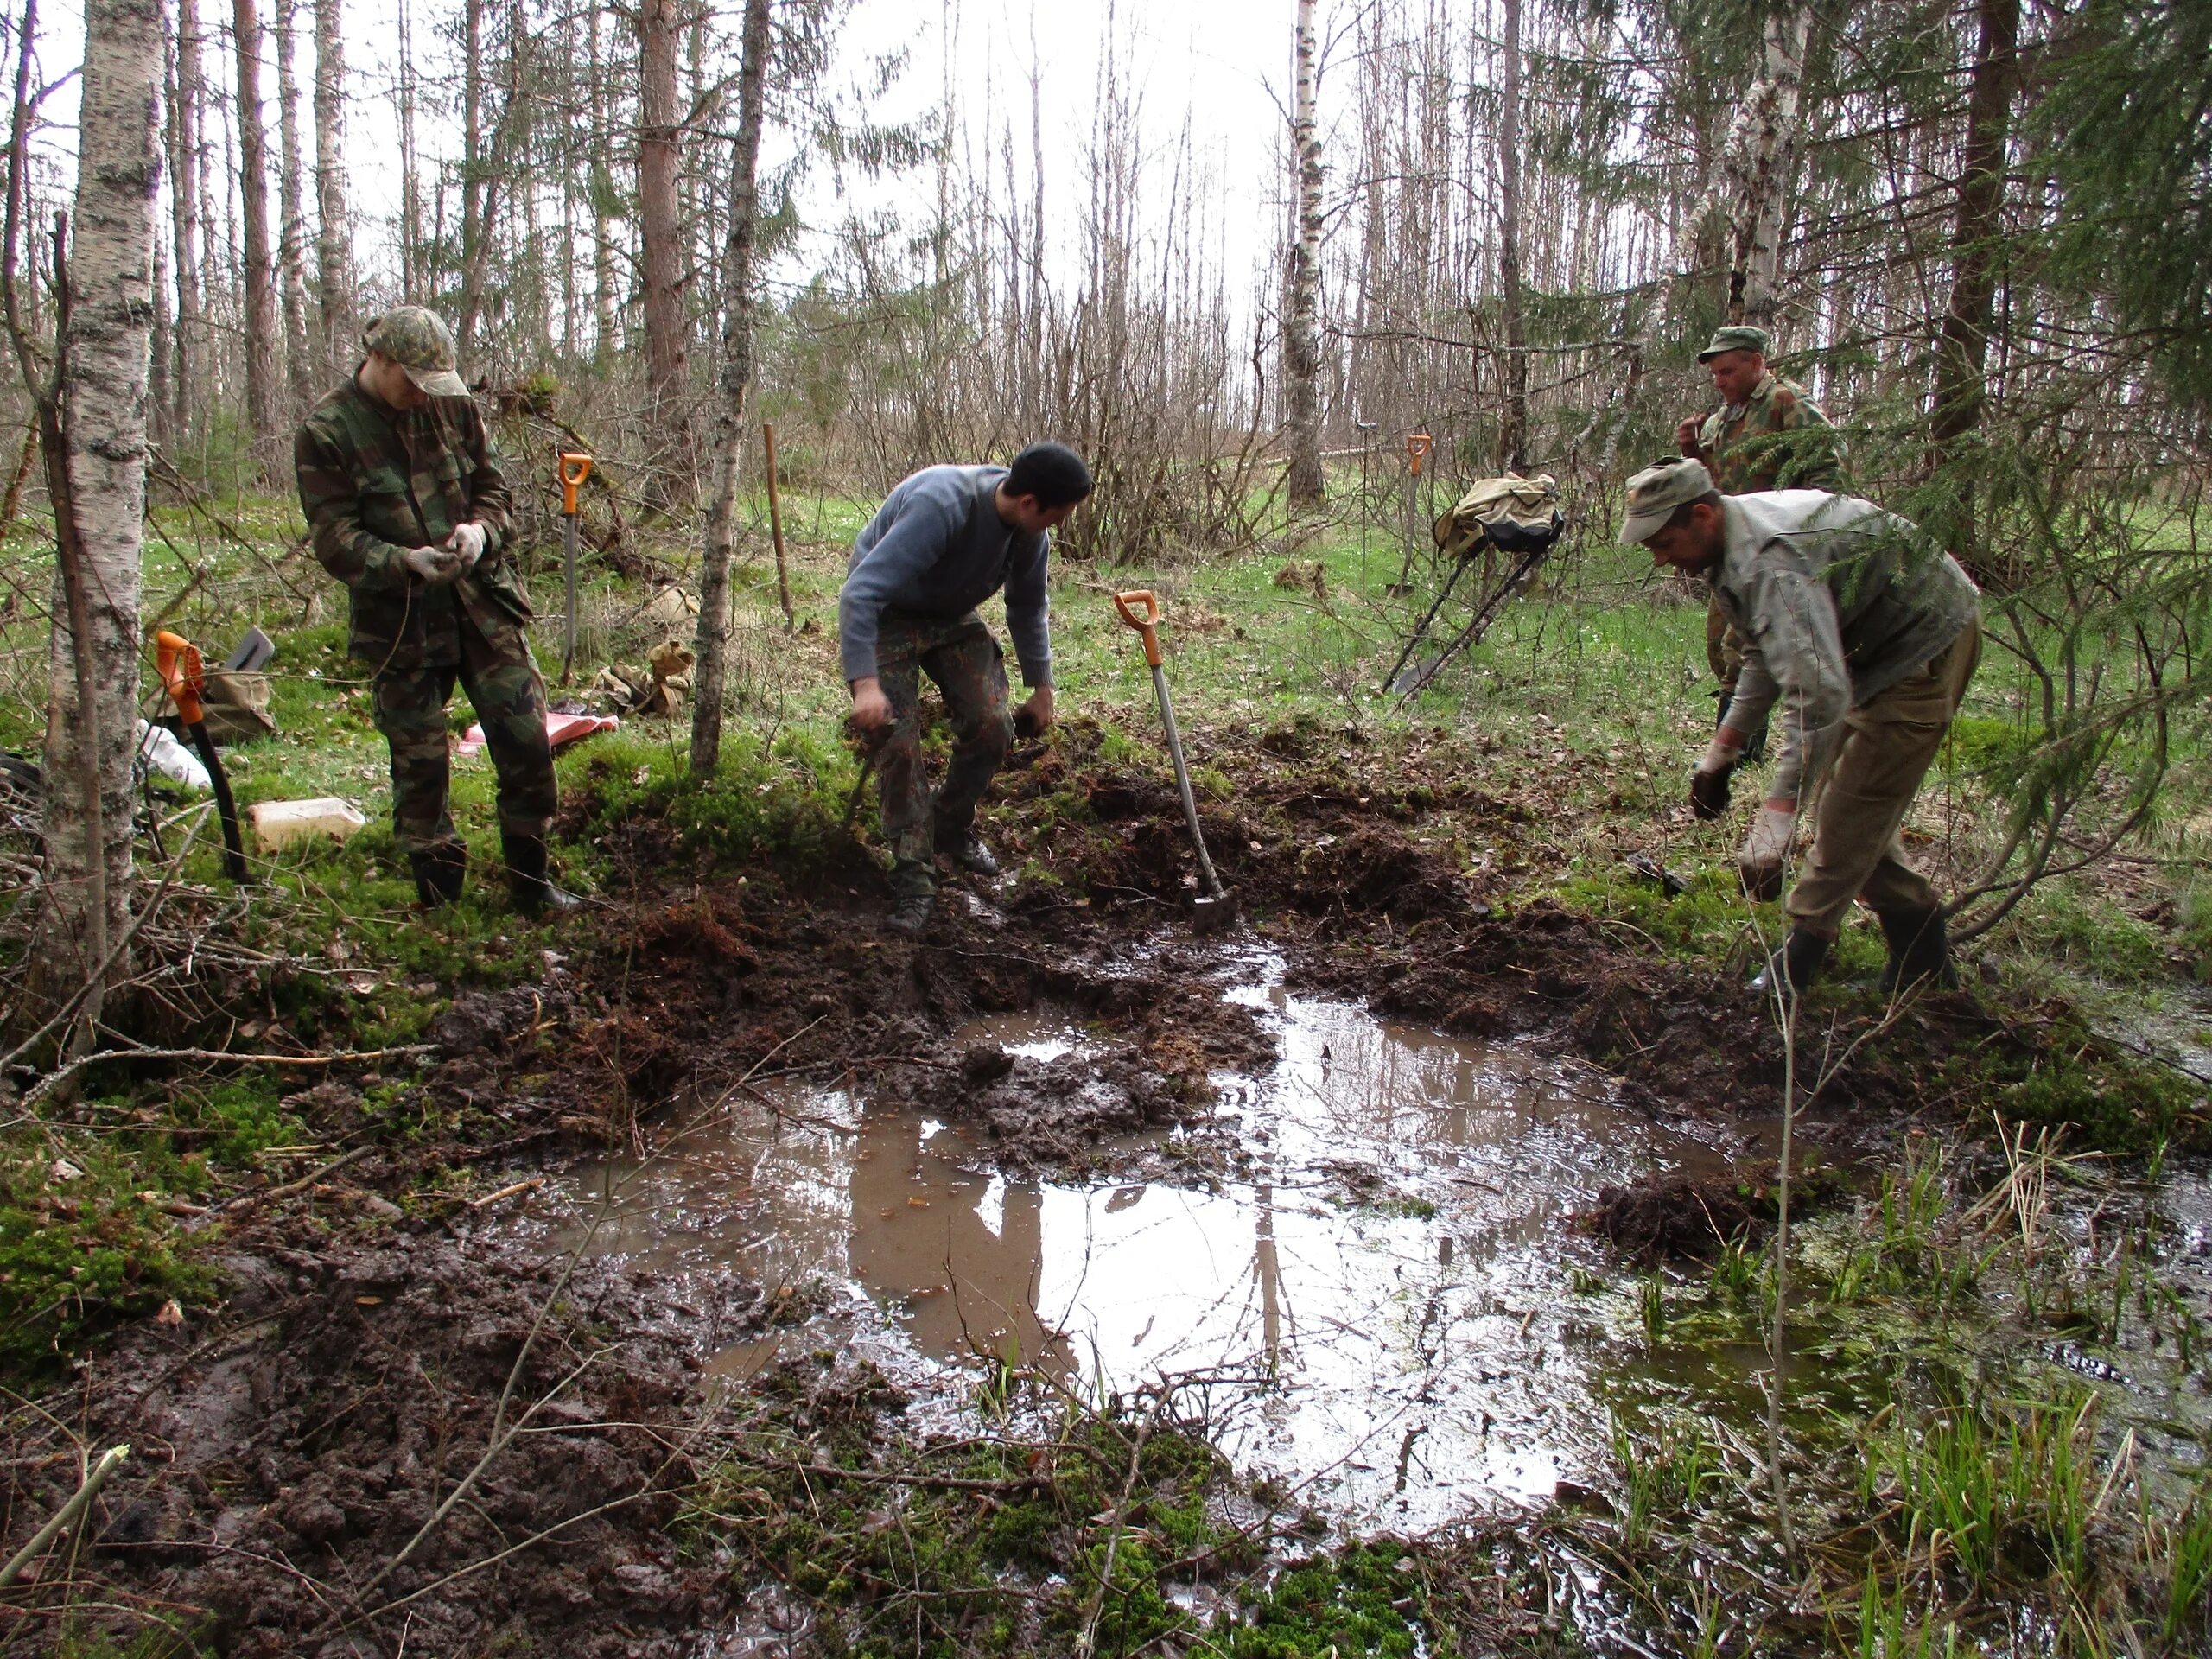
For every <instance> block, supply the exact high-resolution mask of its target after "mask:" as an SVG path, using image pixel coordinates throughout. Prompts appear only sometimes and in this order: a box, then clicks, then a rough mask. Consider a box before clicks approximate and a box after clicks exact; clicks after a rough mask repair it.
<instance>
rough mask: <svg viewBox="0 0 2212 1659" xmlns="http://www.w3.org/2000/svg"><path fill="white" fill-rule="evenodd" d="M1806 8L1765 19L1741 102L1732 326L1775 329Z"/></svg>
mask: <svg viewBox="0 0 2212 1659" xmlns="http://www.w3.org/2000/svg"><path fill="white" fill-rule="evenodd" d="M1812 22H1813V15H1812V10H1811V9H1810V8H1809V7H1806V6H1798V7H1796V8H1794V9H1792V10H1789V11H1785V12H1776V13H1774V14H1772V15H1770V16H1769V17H1768V18H1767V20H1766V35H1765V42H1766V46H1765V57H1764V63H1763V65H1762V68H1761V73H1760V76H1759V79H1758V84H1757V85H1756V86H1754V87H1753V88H1752V90H1751V94H1750V96H1748V97H1747V98H1746V99H1745V108H1746V111H1747V113H1748V114H1749V116H1750V118H1751V124H1752V133H1753V137H1752V141H1751V154H1752V160H1751V167H1750V169H1749V172H1748V175H1747V176H1746V178H1745V184H1744V199H1743V201H1742V203H1741V205H1740V207H1739V208H1738V213H1737V219H1736V264H1735V270H1734V271H1733V273H1732V277H1731V278H1730V283H1729V303H1728V315H1729V320H1730V321H1732V322H1748V323H1753V324H1756V325H1757V326H1758V327H1761V328H1772V327H1774V313H1775V287H1776V277H1777V273H1778V272H1779V270H1780V268H1781V262H1782V233H1783V213H1784V211H1785V210H1786V209H1787V207H1788V206H1789V188H1790V182H1791V178H1792V175H1794V174H1795V173H1796V159H1797V105H1798V100H1799V99H1800V97H1801V95H1802V91H1803V87H1804V79H1805V40H1806V36H1807V35H1808V33H1809V32H1810V30H1811V28H1812Z"/></svg>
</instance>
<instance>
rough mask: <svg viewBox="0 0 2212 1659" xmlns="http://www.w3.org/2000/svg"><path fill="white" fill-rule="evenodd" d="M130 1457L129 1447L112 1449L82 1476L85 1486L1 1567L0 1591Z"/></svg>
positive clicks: (84, 1508)
mask: <svg viewBox="0 0 2212 1659" xmlns="http://www.w3.org/2000/svg"><path fill="white" fill-rule="evenodd" d="M129 1458H130V1447H129V1446H110V1447H108V1449H107V1450H106V1451H105V1452H102V1453H101V1454H100V1460H99V1462H98V1463H96V1464H94V1465H92V1472H91V1473H90V1474H88V1475H86V1477H85V1484H83V1485H81V1486H79V1488H78V1489H77V1493H76V1496H75V1497H72V1498H71V1499H70V1500H69V1501H68V1502H67V1503H64V1504H63V1505H62V1506H61V1507H60V1509H58V1510H55V1511H54V1517H53V1519H51V1520H49V1521H48V1522H47V1523H46V1524H45V1525H44V1526H42V1527H41V1528H40V1529H38V1531H37V1532H36V1533H35V1534H33V1535H32V1537H31V1541H30V1542H29V1543H28V1544H25V1545H24V1546H23V1547H22V1548H21V1549H19V1550H17V1551H16V1555H15V1559H14V1560H11V1561H10V1562H9V1563H8V1565H7V1566H5V1567H0V1590H4V1589H6V1588H7V1587H8V1586H10V1585H11V1584H13V1583H14V1582H15V1581H16V1578H17V1577H18V1576H19V1575H20V1574H21V1573H22V1570H23V1569H24V1568H25V1567H29V1565H30V1564H31V1562H32V1561H33V1560H35V1559H36V1558H37V1556H38V1554H39V1552H40V1551H41V1550H42V1549H44V1548H46V1547H47V1546H48V1544H50V1543H52V1542H53V1541H54V1536H55V1535H56V1534H58V1533H59V1532H60V1530H61V1529H62V1528H64V1527H66V1526H67V1525H69V1524H70V1523H71V1522H73V1521H74V1520H76V1518H77V1517H78V1516H80V1515H82V1514H83V1513H84V1512H85V1511H86V1510H87V1509H89V1508H90V1507H91V1506H92V1500H93V1499H94V1498H96V1497H99V1492H100V1488H101V1487H103V1486H105V1485H106V1484H107V1478H108V1477H109V1476H110V1475H111V1474H113V1473H114V1472H115V1471H117V1470H118V1469H120V1468H121V1467H123V1465H124V1462H125V1460H126V1459H129Z"/></svg>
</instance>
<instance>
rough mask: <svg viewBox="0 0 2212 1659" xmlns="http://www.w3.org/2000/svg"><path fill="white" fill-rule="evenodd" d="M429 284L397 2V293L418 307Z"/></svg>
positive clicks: (409, 77)
mask: <svg viewBox="0 0 2212 1659" xmlns="http://www.w3.org/2000/svg"><path fill="white" fill-rule="evenodd" d="M428 292H429V283H428V282H427V281H426V280H425V278H424V277H423V175H422V167H421V164H420V162H418V161H417V160H416V150H415V49H414V46H413V43H412V42H411V41H410V39H409V29H408V18H407V0H399V294H400V297H401V298H402V299H403V300H404V301H405V302H407V303H408V304H410V305H420V304H421V303H422V302H423V298H424V296H426V295H427V294H428Z"/></svg>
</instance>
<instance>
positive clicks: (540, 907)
mask: <svg viewBox="0 0 2212 1659" xmlns="http://www.w3.org/2000/svg"><path fill="white" fill-rule="evenodd" d="M499 844H500V847H501V849H503V850H504V851H505V854H506V860H507V890H508V891H509V892H510V893H513V894H514V899H515V908H516V909H517V910H518V911H520V912H522V913H523V914H524V915H525V916H527V917H529V918H531V920H532V921H536V920H537V919H538V918H541V917H543V916H545V915H547V914H549V913H550V914H554V915H558V914H559V913H560V912H563V911H569V910H574V909H575V908H576V906H578V905H579V904H580V903H582V900H580V899H578V898H577V897H576V896H575V894H574V893H563V892H562V891H561V889H560V888H558V887H555V886H554V885H553V881H552V878H551V877H550V875H549V874H547V873H546V858H545V838H544V837H543V836H505V835H503V836H500V837H499Z"/></svg>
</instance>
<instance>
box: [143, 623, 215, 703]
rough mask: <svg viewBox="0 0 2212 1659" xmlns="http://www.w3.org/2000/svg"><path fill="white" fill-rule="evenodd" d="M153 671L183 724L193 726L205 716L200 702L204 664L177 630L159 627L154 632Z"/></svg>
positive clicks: (203, 680) (194, 649)
mask: <svg viewBox="0 0 2212 1659" xmlns="http://www.w3.org/2000/svg"><path fill="white" fill-rule="evenodd" d="M154 671H155V672H156V673H157V674H159V675H160V676H161V677H162V684H163V685H166V686H167V687H168V689H169V696H170V697H171V698H172V699H173V700H174V701H175V703H176V712H177V715H178V717H179V718H180V719H181V720H182V721H184V723H185V724H186V725H188V726H197V725H198V724H200V721H203V720H205V719H207V710H206V709H203V708H202V707H201V706H200V688H201V687H202V686H203V685H205V684H206V683H207V668H206V665H205V664H203V663H201V661H200V647H199V646H197V645H194V644H193V643H192V641H191V640H189V639H186V638H185V637H184V636H183V635H182V634H181V633H171V632H169V631H168V629H167V628H163V629H162V630H161V631H160V632H157V633H156V634H155V635H154Z"/></svg>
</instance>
